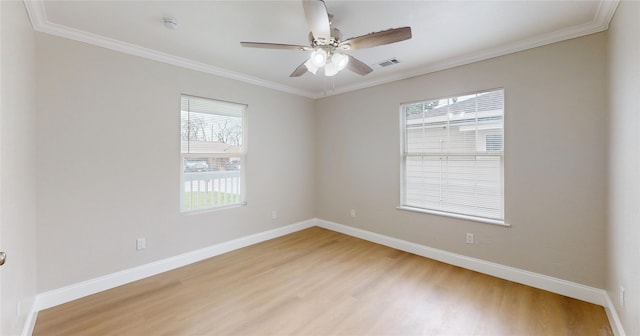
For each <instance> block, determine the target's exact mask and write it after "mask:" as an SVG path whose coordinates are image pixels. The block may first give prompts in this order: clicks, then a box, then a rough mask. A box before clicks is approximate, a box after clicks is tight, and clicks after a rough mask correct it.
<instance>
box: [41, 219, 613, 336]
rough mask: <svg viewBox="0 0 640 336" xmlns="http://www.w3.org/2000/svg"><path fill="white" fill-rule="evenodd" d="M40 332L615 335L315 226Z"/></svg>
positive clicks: (151, 284) (45, 317)
mask: <svg viewBox="0 0 640 336" xmlns="http://www.w3.org/2000/svg"><path fill="white" fill-rule="evenodd" d="M34 335H38V336H40V335H66V336H71V335H612V332H611V329H610V327H609V323H608V320H607V317H606V314H605V312H604V309H603V308H602V307H600V306H597V305H593V304H589V303H586V302H582V301H579V300H574V299H571V298H567V297H564V296H561V295H557V294H553V293H550V292H546V291H543V290H539V289H535V288H532V287H528V286H524V285H520V284H517V283H513V282H510V281H506V280H501V279H498V278H494V277H491V276H488V275H484V274H480V273H477V272H473V271H469V270H465V269H462V268H459V267H455V266H451V265H448V264H444V263H440V262H437V261H434V260H431V259H427V258H423V257H419V256H416V255H412V254H409V253H405V252H401V251H398V250H394V249H391V248H388V247H384V246H381V245H377V244H374V243H371V242H367V241H364V240H360V239H357V238H353V237H349V236H346V235H343V234H340V233H336V232H332V231H328V230H325V229H321V228H317V227H314V228H310V229H307V230H304V231H300V232H296V233H293V234H290V235H287V236H284V237H280V238H277V239H273V240H270V241H267V242H264V243H260V244H256V245H253V246H249V247H246V248H243V249H240V250H236V251H233V252H230V253H227V254H224V255H220V256H217V257H214V258H211V259H207V260H204V261H201V262H198V263H195V264H192V265H189V266H186V267H183V268H180V269H177V270H173V271H170V272H167V273H164V274H160V275H157V276H154V277H151V278H147V279H144V280H140V281H137V282H134V283H131V284H128V285H125V286H121V287H118V288H114V289H112V290H109V291H105V292H102V293H98V294H95V295H92V296H89V297H86V298H82V299H79V300H76V301H73V302H70V303H67V304H64V305H60V306H57V307H53V308H50V309H47V310H44V311H42V312H40V314H39V316H38V319H37V322H36V326H35V331H34Z"/></svg>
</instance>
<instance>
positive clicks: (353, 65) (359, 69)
mask: <svg viewBox="0 0 640 336" xmlns="http://www.w3.org/2000/svg"><path fill="white" fill-rule="evenodd" d="M348 56H349V63H347V69H349V70H351V71H353V72H355V73H357V74H358V75H362V76H364V75H367V74H369V73H370V72H371V71H373V69H371V67H370V66H368V65H366V64H364V63H362V62H361V61H360V60H358V59H357V58H355V57H353V56H351V55H348Z"/></svg>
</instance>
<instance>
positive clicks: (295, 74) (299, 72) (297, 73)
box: [289, 61, 308, 77]
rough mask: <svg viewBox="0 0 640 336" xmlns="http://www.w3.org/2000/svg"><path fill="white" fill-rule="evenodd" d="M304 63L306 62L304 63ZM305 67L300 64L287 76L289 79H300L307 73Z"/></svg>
mask: <svg viewBox="0 0 640 336" xmlns="http://www.w3.org/2000/svg"><path fill="white" fill-rule="evenodd" d="M305 63H306V61H305ZM307 71H308V70H307V66H306V65H304V63H302V64H300V65H299V66H298V67H297V68H296V69H295V70H293V72H292V73H291V74H290V75H289V77H300V76H302V75H304V74H305V73H307Z"/></svg>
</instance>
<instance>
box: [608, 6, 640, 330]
mask: <svg viewBox="0 0 640 336" xmlns="http://www.w3.org/2000/svg"><path fill="white" fill-rule="evenodd" d="M639 37H640V3H639V2H631V1H622V2H621V3H620V4H619V6H618V9H617V10H616V14H615V16H614V18H613V22H612V24H611V28H610V30H609V35H608V42H609V44H608V50H609V55H608V56H609V61H608V64H609V90H608V91H609V107H608V108H609V110H610V115H611V121H610V147H609V153H610V156H609V163H610V168H609V198H610V209H609V226H608V238H607V244H608V263H607V264H608V270H607V274H608V277H607V283H606V289H607V291H608V292H609V296H610V297H611V299H612V301H613V303H614V305H615V307H616V310H617V312H618V315H619V316H620V318H621V320H622V322H623V324H624V328H625V331H626V332H627V335H640V150H639V149H640V39H639ZM620 286H623V287H624V288H625V296H626V299H625V305H624V307H622V304H621V300H620Z"/></svg>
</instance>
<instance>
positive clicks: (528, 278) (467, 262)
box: [316, 219, 607, 306]
mask: <svg viewBox="0 0 640 336" xmlns="http://www.w3.org/2000/svg"><path fill="white" fill-rule="evenodd" d="M316 225H317V226H319V227H323V228H325V229H329V230H332V231H336V232H340V233H344V234H346V235H349V236H353V237H357V238H361V239H364V240H368V241H371V242H374V243H378V244H381V245H385V246H388V247H392V248H395V249H398V250H401V251H405V252H409V253H413V254H417V255H419V256H423V257H427V258H430V259H434V260H438V261H441V262H444V263H447V264H451V265H455V266H459V267H462V268H466V269H470V270H473V271H476V272H480V273H484V274H488V275H492V276H495V277H497V278H501V279H505V280H509V281H513V282H517V283H521V284H525V285H528V286H531V287H535V288H540V289H544V290H547V291H549V292H553V293H557V294H561V295H565V296H568V297H572V298H575V299H578V300H582V301H587V302H590V303H594V304H597V305H600V306H604V305H605V304H606V297H607V292H606V291H604V290H602V289H598V288H593V287H589V286H585V285H581V284H579V283H575V282H571V281H566V280H562V279H558V278H554V277H550V276H546V275H542V274H538V273H534V272H529V271H525V270H521V269H518V268H514V267H509V266H505V265H501V264H497V263H492V262H489V261H485V260H482V259H477V258H471V257H467V256H464V255H461V254H456V253H451V252H447V251H443V250H439V249H436V248H432V247H428V246H424V245H419V244H416V243H412V242H408V241H406V240H401V239H397V238H392V237H388V236H384V235H381V234H378V233H374V232H370V231H366V230H362V229H358V228H354V227H352V226H347V225H342V224H338V223H333V222H330V221H326V220H322V219H318V220H317V222H316Z"/></svg>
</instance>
